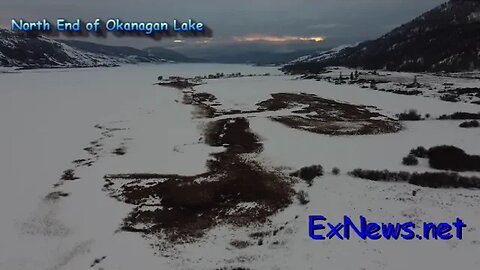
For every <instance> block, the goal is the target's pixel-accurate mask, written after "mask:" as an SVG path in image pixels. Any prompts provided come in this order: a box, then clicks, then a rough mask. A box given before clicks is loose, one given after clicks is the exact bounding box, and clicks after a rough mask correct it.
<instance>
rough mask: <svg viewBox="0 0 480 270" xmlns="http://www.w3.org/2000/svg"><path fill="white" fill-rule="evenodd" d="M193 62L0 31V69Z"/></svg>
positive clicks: (159, 52) (163, 53) (161, 52)
mask: <svg viewBox="0 0 480 270" xmlns="http://www.w3.org/2000/svg"><path fill="white" fill-rule="evenodd" d="M191 61H195V60H193V59H190V58H188V57H186V56H184V55H182V54H180V53H177V52H174V51H172V50H168V49H162V48H155V50H152V51H149V50H148V49H147V50H139V49H135V48H131V47H122V46H107V45H102V44H97V43H92V42H86V41H79V40H53V39H50V38H47V37H43V36H38V35H34V34H28V33H16V32H12V31H10V30H4V29H0V66H15V67H23V68H52V67H97V66H116V65H119V64H122V63H140V62H191Z"/></svg>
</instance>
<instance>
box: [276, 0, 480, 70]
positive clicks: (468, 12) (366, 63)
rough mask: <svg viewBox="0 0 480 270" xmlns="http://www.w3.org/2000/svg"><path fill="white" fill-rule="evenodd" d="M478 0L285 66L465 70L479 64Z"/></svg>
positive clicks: (456, 2) (455, 3)
mask: <svg viewBox="0 0 480 270" xmlns="http://www.w3.org/2000/svg"><path fill="white" fill-rule="evenodd" d="M478 33H480V1H479V0H451V1H449V2H447V3H444V4H442V5H440V6H438V7H436V8H434V9H432V10H430V11H428V12H426V13H424V14H423V15H421V16H419V17H418V18H416V19H414V20H412V21H410V22H408V23H406V24H404V25H402V26H400V27H398V28H396V29H394V30H393V31H391V32H389V33H387V34H385V35H384V36H382V37H380V38H378V39H376V40H372V41H365V42H362V43H360V44H358V45H356V46H353V47H347V48H344V49H342V50H339V51H338V52H335V53H332V54H330V55H329V57H319V55H312V56H308V57H303V59H300V60H299V61H295V62H292V63H291V64H290V65H287V66H286V67H285V70H286V71H289V72H293V73H300V72H306V71H309V72H318V71H321V70H322V69H323V68H324V67H326V66H347V67H361V68H365V69H385V70H392V71H413V72H424V71H429V72H436V71H447V72H453V71H465V70H473V69H478V68H479V67H480V55H479V49H480V38H479V35H478Z"/></svg>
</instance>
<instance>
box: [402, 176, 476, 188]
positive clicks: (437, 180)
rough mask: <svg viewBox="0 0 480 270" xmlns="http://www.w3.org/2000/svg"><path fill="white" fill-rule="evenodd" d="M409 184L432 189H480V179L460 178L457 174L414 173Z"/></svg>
mask: <svg viewBox="0 0 480 270" xmlns="http://www.w3.org/2000/svg"><path fill="white" fill-rule="evenodd" d="M409 183H410V184H413V185H417V186H422V187H432V188H459V187H462V188H480V178H478V177H475V176H473V177H465V176H460V175H458V174H456V173H428V172H427V173H422V174H417V173H414V174H412V176H411V178H410V181H409Z"/></svg>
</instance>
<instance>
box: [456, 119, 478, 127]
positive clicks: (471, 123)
mask: <svg viewBox="0 0 480 270" xmlns="http://www.w3.org/2000/svg"><path fill="white" fill-rule="evenodd" d="M479 126H480V123H479V122H478V121H477V120H472V121H466V122H463V123H461V124H460V127H461V128H477V127H479Z"/></svg>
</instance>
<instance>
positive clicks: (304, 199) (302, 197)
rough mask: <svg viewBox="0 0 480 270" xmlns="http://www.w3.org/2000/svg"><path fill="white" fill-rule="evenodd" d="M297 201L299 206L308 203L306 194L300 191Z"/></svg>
mask: <svg viewBox="0 0 480 270" xmlns="http://www.w3.org/2000/svg"><path fill="white" fill-rule="evenodd" d="M297 200H298V201H299V202H300V204H302V205H305V204H307V203H309V202H310V198H309V196H308V193H307V192H305V191H303V190H300V191H299V192H298V193H297Z"/></svg>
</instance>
